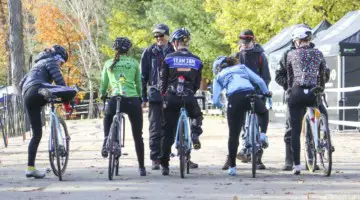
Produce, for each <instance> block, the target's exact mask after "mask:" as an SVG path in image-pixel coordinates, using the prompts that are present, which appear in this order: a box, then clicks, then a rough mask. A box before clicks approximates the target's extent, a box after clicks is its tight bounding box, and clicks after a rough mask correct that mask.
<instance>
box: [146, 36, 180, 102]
mask: <svg viewBox="0 0 360 200" xmlns="http://www.w3.org/2000/svg"><path fill="white" fill-rule="evenodd" d="M174 51H175V50H174V48H173V47H172V45H171V44H170V43H168V46H167V48H166V49H165V50H164V51H163V50H162V49H161V48H160V47H159V46H158V45H156V44H153V45H151V46H150V47H149V48H147V49H146V50H145V51H144V52H143V54H142V57H141V79H142V98H143V100H144V101H145V102H147V101H150V102H160V101H161V96H160V89H159V84H158V82H159V81H158V79H159V72H160V70H159V69H160V68H161V67H162V64H163V62H164V59H165V56H166V55H167V54H169V53H172V52H174ZM147 86H149V91H148V90H147ZM148 94H149V96H148Z"/></svg>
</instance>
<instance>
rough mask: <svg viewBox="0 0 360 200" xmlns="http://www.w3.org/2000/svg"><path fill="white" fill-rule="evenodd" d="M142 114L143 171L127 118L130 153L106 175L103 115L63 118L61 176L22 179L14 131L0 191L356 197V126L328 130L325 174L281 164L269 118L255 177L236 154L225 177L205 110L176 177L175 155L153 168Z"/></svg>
mask: <svg viewBox="0 0 360 200" xmlns="http://www.w3.org/2000/svg"><path fill="white" fill-rule="evenodd" d="M144 117H145V120H144V121H145V124H144V142H145V147H146V148H145V149H146V151H145V154H146V155H145V161H146V167H147V171H148V175H147V176H146V177H140V176H139V173H138V170H137V163H136V154H135V149H134V143H133V141H132V136H131V134H130V133H131V132H130V129H129V127H130V126H129V125H128V124H127V135H126V146H125V152H127V153H128V155H127V156H124V157H122V158H121V160H120V165H121V168H120V176H117V177H114V180H113V181H109V180H108V178H107V164H108V160H107V159H103V158H102V157H101V156H100V147H101V144H102V140H103V133H102V120H83V121H67V124H68V128H69V131H70V134H71V138H72V140H71V155H70V161H69V164H68V169H67V171H66V174H65V175H64V176H63V179H64V181H62V182H59V181H58V179H57V177H55V176H54V175H53V174H52V172H50V173H48V174H47V176H46V178H45V179H41V180H40V179H39V180H35V179H27V178H26V177H25V174H24V173H25V168H26V163H27V148H28V143H29V139H27V140H26V141H25V142H23V140H22V138H20V137H19V138H10V140H9V143H10V144H9V147H8V148H4V147H3V146H1V145H3V144H1V145H0V161H1V163H0V199H2V200H7V199H26V200H30V199H39V200H40V199H66V200H72V199H76V200H79V199H121V200H123V199H164V200H165V199H230V200H231V199H337V200H338V199H342V200H344V199H360V166H359V164H360V154H359V150H358V147H359V144H360V135H359V133H357V132H353V133H333V143H334V145H335V148H336V152H335V153H334V155H333V173H332V175H331V177H324V176H323V175H322V173H321V172H316V173H310V172H308V171H305V170H304V171H303V172H302V175H300V176H294V175H292V174H291V172H283V171H281V167H282V165H283V163H284V142H283V133H284V130H283V128H281V127H282V126H280V125H273V124H272V125H270V128H269V133H268V135H269V142H270V147H269V148H268V149H267V150H266V151H265V154H264V163H265V164H266V166H267V170H263V171H258V174H257V178H252V177H251V166H250V165H249V164H244V163H240V162H238V163H237V164H238V165H237V169H238V170H237V172H238V175H237V176H235V177H231V176H229V175H227V173H226V171H222V170H221V166H222V164H223V162H224V161H225V156H226V155H227V135H228V129H227V125H226V123H225V121H224V120H222V119H220V118H215V117H207V118H206V119H205V120H204V125H203V128H204V133H203V135H202V137H201V142H202V149H201V150H199V151H193V153H192V156H193V159H192V160H193V161H195V162H197V163H199V165H200V167H199V169H194V170H191V174H189V175H187V176H186V178H185V179H181V178H180V173H179V167H178V165H179V164H178V163H179V162H178V158H177V157H175V158H173V159H172V161H171V163H170V165H171V166H170V167H171V173H170V176H167V177H165V176H162V175H161V172H160V171H151V162H150V159H149V148H148V147H149V145H148V144H149V143H148V141H149V140H148V136H149V134H148V124H147V119H146V118H147V116H144ZM28 138H29V137H28ZM47 142H48V130H45V134H44V136H43V139H42V142H41V144H40V146H39V151H38V156H37V161H36V166H37V168H39V169H47V168H50V165H49V160H48V153H47ZM302 160H303V157H302Z"/></svg>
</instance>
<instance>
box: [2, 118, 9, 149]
mask: <svg viewBox="0 0 360 200" xmlns="http://www.w3.org/2000/svg"><path fill="white" fill-rule="evenodd" d="M2 118H3V117H2V115H1V116H0V127H1V133H2V136H3V140H4V145H5V147H7V146H8V144H9V141H8V135H7V132H6V130H5V127H4V123H3V120H2Z"/></svg>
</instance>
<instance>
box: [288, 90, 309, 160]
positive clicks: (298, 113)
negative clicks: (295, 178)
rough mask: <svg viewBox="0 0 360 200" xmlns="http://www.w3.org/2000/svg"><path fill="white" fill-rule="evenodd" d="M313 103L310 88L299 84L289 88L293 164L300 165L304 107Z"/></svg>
mask: <svg viewBox="0 0 360 200" xmlns="http://www.w3.org/2000/svg"><path fill="white" fill-rule="evenodd" d="M304 90H305V91H304ZM306 90H307V91H306ZM314 105H316V97H315V96H314V95H313V94H312V93H311V92H310V89H306V88H305V89H304V88H301V87H299V86H295V87H293V88H292V89H291V92H290V97H289V100H288V106H289V112H290V124H291V147H292V151H293V156H294V164H295V165H300V134H301V128H302V120H303V118H304V115H305V112H306V107H311V106H314Z"/></svg>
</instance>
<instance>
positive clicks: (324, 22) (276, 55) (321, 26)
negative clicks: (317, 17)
mask: <svg viewBox="0 0 360 200" xmlns="http://www.w3.org/2000/svg"><path fill="white" fill-rule="evenodd" d="M330 26H331V24H330V23H329V22H328V21H327V20H326V19H325V20H322V21H321V22H320V23H319V24H318V25H317V26H315V28H313V29H312V31H313V34H314V36H315V37H316V36H317V34H319V33H321V32H322V31H324V30H326V29H328V28H329V27H330ZM290 46H291V39H289V40H288V43H287V44H286V45H285V46H283V47H282V48H280V49H278V50H276V51H273V52H272V53H270V54H269V58H270V56H271V57H273V58H275V59H276V61H278V60H280V59H281V57H282V56H283V54H284V52H285V51H286V50H288V49H289V48H290Z"/></svg>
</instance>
